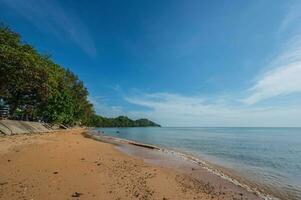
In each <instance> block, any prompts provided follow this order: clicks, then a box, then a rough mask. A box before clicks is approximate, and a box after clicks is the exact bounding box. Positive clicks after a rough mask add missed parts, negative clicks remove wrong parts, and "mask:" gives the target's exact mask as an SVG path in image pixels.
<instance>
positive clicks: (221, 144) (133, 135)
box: [97, 127, 301, 200]
mask: <svg viewBox="0 0 301 200" xmlns="http://www.w3.org/2000/svg"><path fill="white" fill-rule="evenodd" d="M97 130H100V131H104V134H105V135H108V136H113V137H118V138H124V139H128V140H134V141H138V142H142V143H147V144H153V145H157V146H160V147H163V148H168V149H173V150H177V151H180V152H185V153H189V154H191V155H193V156H195V157H197V158H200V159H203V160H207V161H209V162H211V163H213V164H216V165H219V166H223V167H225V168H227V169H229V170H230V171H234V172H235V173H236V175H239V176H241V177H243V178H244V179H246V180H248V181H250V183H254V184H255V185H256V186H259V187H261V188H263V189H266V190H268V191H272V192H273V194H274V195H275V196H278V197H281V199H291V200H297V199H298V200H300V199H301V128H169V127H163V128H157V127H156V128H99V129H97Z"/></svg>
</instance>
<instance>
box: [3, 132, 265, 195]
mask: <svg viewBox="0 0 301 200" xmlns="http://www.w3.org/2000/svg"><path fill="white" fill-rule="evenodd" d="M82 133H83V130H80V129H79V130H71V131H64V132H56V133H48V134H33V135H18V136H0V199H3V200H4V199H5V200H10V199H114V200H115V199H116V200H117V199H120V200H121V199H161V200H167V199H179V200H180V199H181V200H182V199H205V200H206V199H208V200H209V199H213V200H217V199H219V200H221V199H233V200H234V199H236V200H238V199H260V198H259V197H258V196H257V195H255V194H254V193H252V192H248V191H246V190H245V189H244V188H241V187H239V186H236V185H234V184H233V183H230V182H228V181H226V180H223V179H221V178H220V177H218V176H214V175H213V174H210V173H209V172H208V171H205V170H203V171H202V170H200V169H198V168H196V167H194V166H191V167H189V168H187V165H186V164H185V170H186V171H182V170H179V169H177V168H172V167H169V166H167V165H165V164H164V162H171V163H172V162H175V163H178V164H177V166H181V164H179V163H180V162H178V161H177V160H172V159H168V158H166V157H162V159H161V161H160V159H159V160H158V159H157V161H158V162H157V163H155V162H152V161H153V159H152V158H153V156H155V157H156V155H153V154H151V156H150V157H149V158H150V159H149V160H147V159H142V158H140V157H139V156H131V155H130V152H125V149H126V148H127V147H126V148H124V146H122V145H120V144H116V145H117V146H116V145H112V144H110V143H106V142H100V141H96V140H93V139H91V138H88V137H84V135H83V134H82ZM116 147H117V148H116ZM132 148H134V147H132ZM135 148H141V149H142V147H135ZM127 150H128V151H129V148H127ZM136 152H137V149H136ZM140 153H142V154H144V155H147V153H145V152H143V150H141V152H140ZM158 157H160V155H158Z"/></svg>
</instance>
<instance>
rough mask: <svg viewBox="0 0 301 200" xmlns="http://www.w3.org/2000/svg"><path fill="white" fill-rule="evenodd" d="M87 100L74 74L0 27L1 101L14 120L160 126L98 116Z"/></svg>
mask: <svg viewBox="0 0 301 200" xmlns="http://www.w3.org/2000/svg"><path fill="white" fill-rule="evenodd" d="M87 97H88V91H87V89H86V88H85V86H84V84H83V82H82V81H81V80H79V78H78V77H77V76H76V75H75V74H73V73H72V72H71V71H70V70H68V69H65V68H63V67H61V66H59V65H57V64H55V63H54V62H53V61H52V60H51V59H50V57H49V56H47V55H42V54H40V53H38V52H37V51H36V50H35V49H34V48H33V47H32V46H30V45H28V44H24V43H23V42H22V41H21V39H20V36H19V34H17V33H15V32H13V31H11V30H10V29H9V28H7V27H5V26H3V25H0V100H4V101H5V102H6V104H8V105H9V108H10V116H11V118H13V119H26V120H43V121H46V122H50V123H63V124H65V125H74V124H80V125H90V126H98V127H130V126H131V127H133V126H159V125H157V124H155V123H154V122H151V121H149V120H147V119H139V120H136V121H134V120H131V119H129V118H127V117H125V116H120V117H117V118H105V117H101V116H98V115H96V114H95V113H94V110H93V106H92V104H90V102H89V101H88V100H87Z"/></svg>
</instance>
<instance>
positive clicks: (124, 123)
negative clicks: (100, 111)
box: [90, 115, 160, 127]
mask: <svg viewBox="0 0 301 200" xmlns="http://www.w3.org/2000/svg"><path fill="white" fill-rule="evenodd" d="M90 125H91V126H94V127H149V126H157V127H160V125H159V124H156V123H154V122H152V121H150V120H148V119H138V120H132V119H130V118H128V117H126V116H119V117H116V118H105V117H101V116H98V115H94V116H93V117H91V123H90Z"/></svg>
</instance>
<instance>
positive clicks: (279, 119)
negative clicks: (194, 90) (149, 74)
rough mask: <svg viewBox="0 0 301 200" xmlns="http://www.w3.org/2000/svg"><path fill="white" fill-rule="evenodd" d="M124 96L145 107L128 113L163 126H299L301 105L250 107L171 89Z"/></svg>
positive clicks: (129, 100)
mask: <svg viewBox="0 0 301 200" xmlns="http://www.w3.org/2000/svg"><path fill="white" fill-rule="evenodd" d="M126 100H127V101H128V102H129V103H132V104H135V105H139V106H142V107H145V108H147V109H146V110H143V111H132V112H129V115H130V116H131V117H134V118H135V117H138V116H139V117H148V118H150V119H152V120H155V121H158V122H160V123H162V124H163V125H165V126H300V122H299V120H297V119H300V118H301V106H299V107H296V106H291V107H282V108H279V107H278V108H276V107H261V108H260V107H257V108H255V107H253V108H250V107H244V106H238V105H236V106H232V105H228V104H226V103H223V101H220V99H216V100H215V101H212V100H210V101H209V100H205V99H204V98H202V97H200V96H182V95H178V94H171V93H152V94H139V95H135V96H130V97H126Z"/></svg>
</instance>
